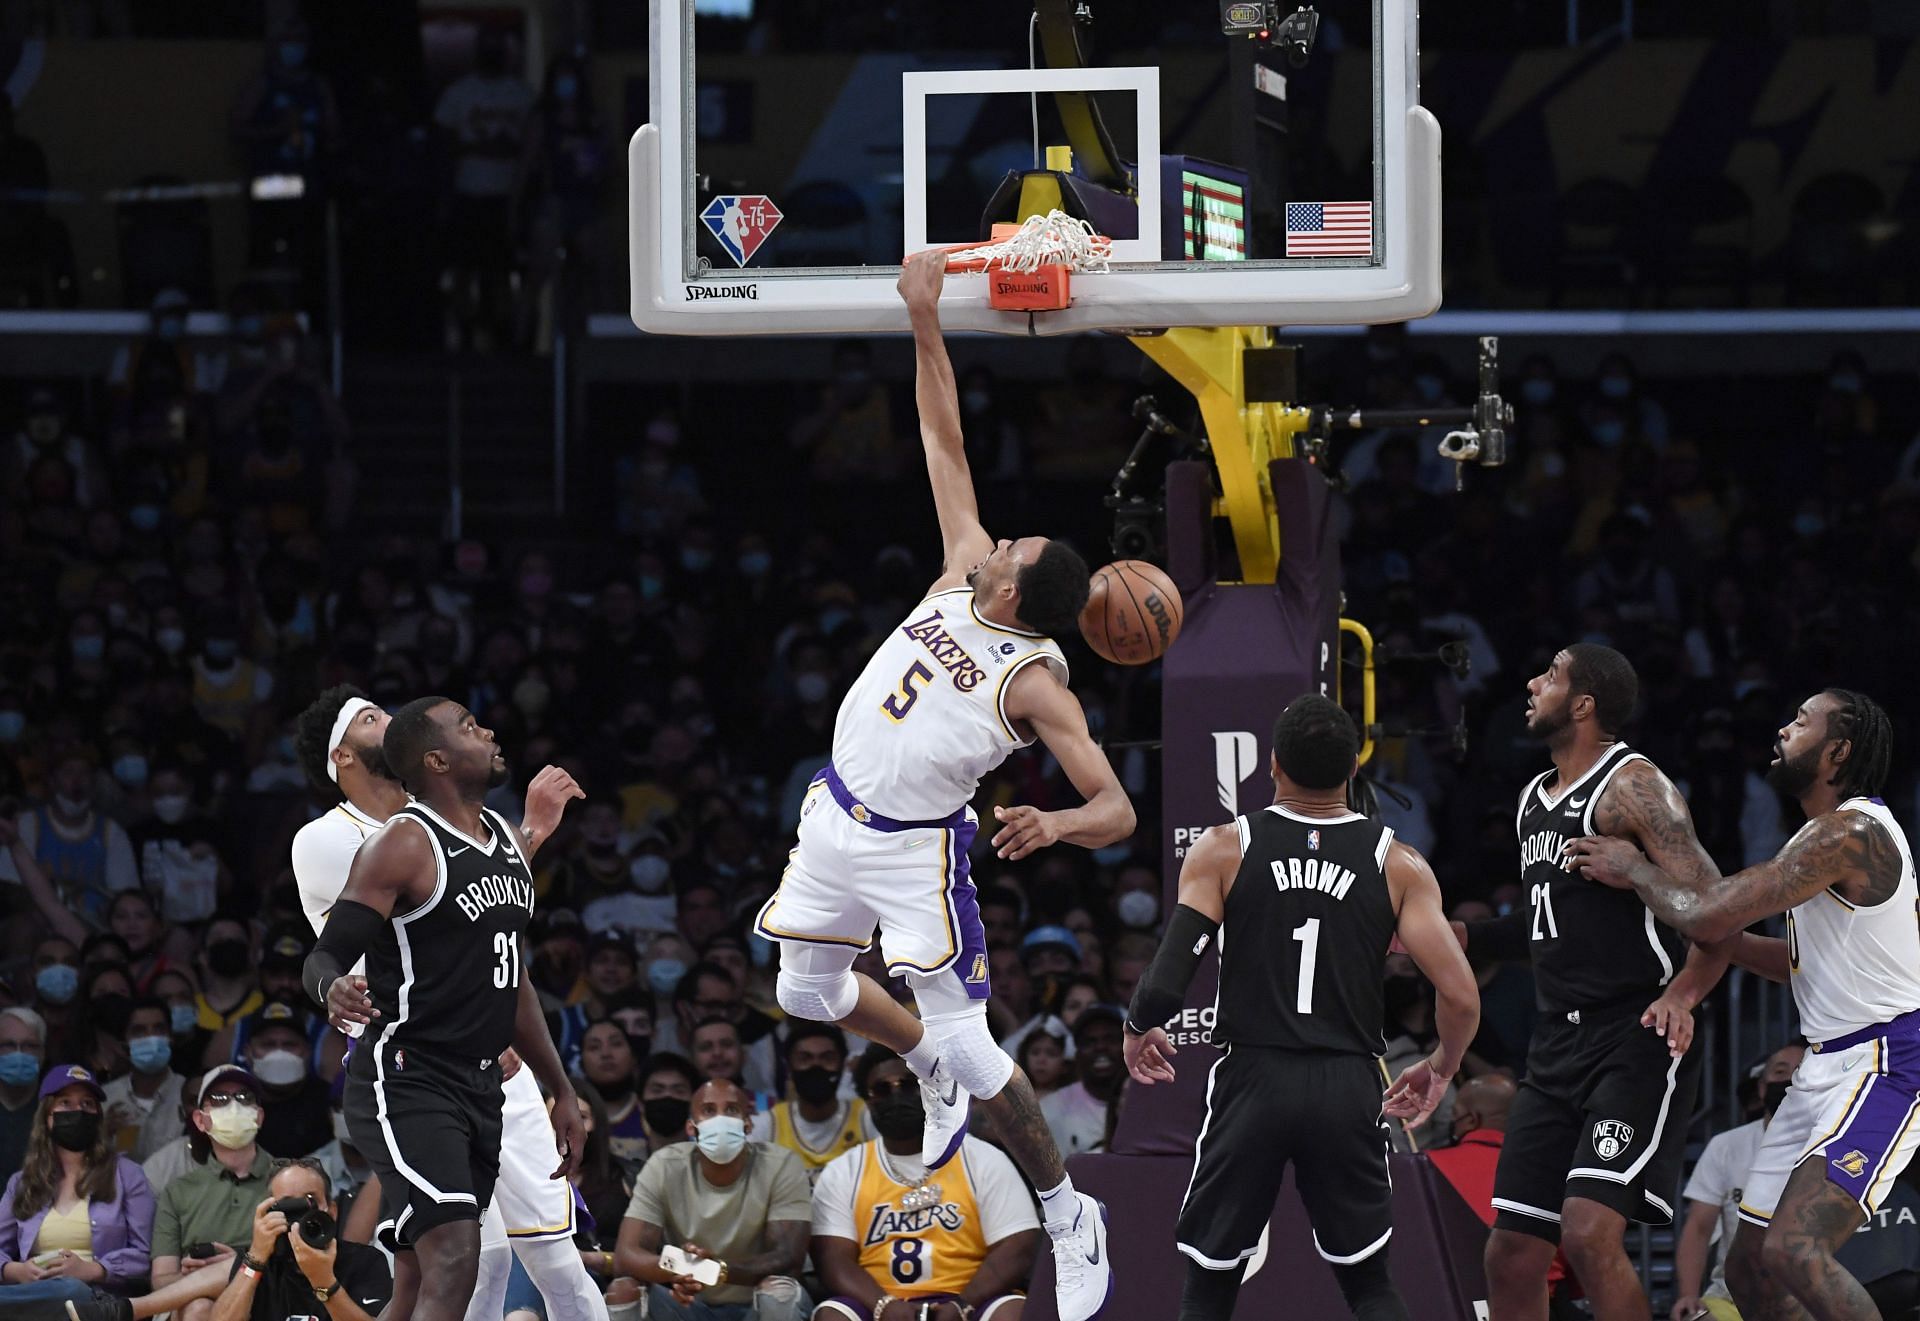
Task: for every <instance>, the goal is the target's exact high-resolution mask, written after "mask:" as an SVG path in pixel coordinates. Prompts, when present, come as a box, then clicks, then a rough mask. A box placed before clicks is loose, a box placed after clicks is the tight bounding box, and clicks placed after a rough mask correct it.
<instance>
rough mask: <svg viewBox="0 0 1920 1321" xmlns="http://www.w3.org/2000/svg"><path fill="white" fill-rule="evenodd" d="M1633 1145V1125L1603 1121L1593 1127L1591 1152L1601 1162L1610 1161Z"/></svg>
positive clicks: (1611, 1120)
mask: <svg viewBox="0 0 1920 1321" xmlns="http://www.w3.org/2000/svg"><path fill="white" fill-rule="evenodd" d="M1632 1145H1633V1125H1632V1124H1623V1123H1621V1122H1620V1121H1619V1120H1617V1119H1603V1120H1601V1121H1600V1122H1599V1123H1597V1124H1595V1125H1594V1126H1593V1150H1594V1154H1595V1155H1597V1156H1599V1157H1600V1159H1601V1160H1612V1159H1613V1158H1614V1157H1615V1156H1618V1155H1619V1154H1620V1153H1621V1152H1623V1151H1625V1150H1626V1149H1627V1148H1628V1147H1630V1146H1632Z"/></svg>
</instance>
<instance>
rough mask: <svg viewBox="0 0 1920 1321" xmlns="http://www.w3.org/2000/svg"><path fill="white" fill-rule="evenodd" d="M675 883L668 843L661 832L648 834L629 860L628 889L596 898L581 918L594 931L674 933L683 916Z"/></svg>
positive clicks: (630, 933)
mask: <svg viewBox="0 0 1920 1321" xmlns="http://www.w3.org/2000/svg"><path fill="white" fill-rule="evenodd" d="M672 880H673V867H672V865H671V864H670V863H669V862H668V861H667V854H666V841H665V840H664V839H663V838H662V837H661V836H660V834H659V833H658V832H657V831H648V832H647V833H646V834H645V835H643V836H642V837H641V839H640V841H639V843H637V844H636V845H635V846H634V852H633V855H632V856H631V857H630V858H628V859H627V885H626V888H625V889H623V890H620V891H619V892H617V893H614V894H603V895H601V896H600V897H599V898H597V899H594V900H593V901H592V902H590V903H588V904H587V906H586V909H585V910H584V911H583V912H582V913H581V915H580V916H581V918H582V919H583V920H584V921H585V922H586V925H587V929H588V930H590V931H610V930H611V931H624V932H626V933H628V934H629V935H640V936H650V935H653V934H655V933H656V932H662V931H672V930H673V929H674V927H675V924H676V921H677V920H678V917H679V901H678V899H677V898H676V897H675V895H674V893H673V890H672V889H671V882H672Z"/></svg>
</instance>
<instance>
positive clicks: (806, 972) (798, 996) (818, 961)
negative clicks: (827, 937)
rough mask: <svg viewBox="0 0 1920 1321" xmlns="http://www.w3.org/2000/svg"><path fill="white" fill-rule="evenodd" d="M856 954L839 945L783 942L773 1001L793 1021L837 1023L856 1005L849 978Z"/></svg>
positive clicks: (855, 984)
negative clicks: (791, 1016) (809, 1020)
mask: <svg viewBox="0 0 1920 1321" xmlns="http://www.w3.org/2000/svg"><path fill="white" fill-rule="evenodd" d="M858 953H859V951H858V950H854V949H849V948H847V947H846V946H843V945H805V944H802V943H800V942H799V941H785V942H783V943H782V944H781V946H780V976H779V978H778V980H776V981H775V982H774V988H773V990H774V998H775V999H776V1000H778V1001H779V1002H780V1007H781V1008H782V1009H784V1010H786V1011H787V1012H788V1013H789V1014H792V1015H793V1016H794V1017H795V1018H808V1019H812V1020H813V1021H814V1022H817V1023H838V1022H839V1021H840V1020H841V1019H843V1018H845V1017H846V1016H847V1015H848V1014H850V1013H852V1012H853V1007H854V1005H856V1004H858V1003H859V1001H860V983H859V982H857V981H855V980H854V978H853V960H854V957H855V956H856V955H857V954H858Z"/></svg>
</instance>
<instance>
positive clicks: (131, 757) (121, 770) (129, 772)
mask: <svg viewBox="0 0 1920 1321" xmlns="http://www.w3.org/2000/svg"><path fill="white" fill-rule="evenodd" d="M113 778H114V779H116V780H118V781H120V783H122V784H124V785H126V786H127V788H129V789H138V788H139V787H140V786H141V785H143V784H145V783H146V782H147V759H146V758H145V757H143V756H141V755H140V754H139V753H137V752H129V753H125V754H123V755H121V756H118V757H115V758H114V759H113Z"/></svg>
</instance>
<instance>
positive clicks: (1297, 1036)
mask: <svg viewBox="0 0 1920 1321" xmlns="http://www.w3.org/2000/svg"><path fill="white" fill-rule="evenodd" d="M1359 751H1360V736H1359V734H1358V732H1357V731H1356V730H1355V729H1354V726H1353V721H1352V720H1351V719H1350V718H1348V716H1347V713H1346V712H1345V711H1343V710H1342V709H1341V708H1340V706H1339V705H1338V704H1337V703H1335V702H1333V701H1332V700H1330V699H1328V698H1325V697H1320V696H1307V697H1301V698H1297V699H1295V700H1294V701H1293V702H1291V703H1290V704H1288V706H1287V709H1286V710H1285V711H1283V712H1281V713H1280V718H1279V720H1277V721H1276V722H1275V723H1274V727H1273V767H1272V769H1273V782H1274V797H1273V805H1272V806H1271V807H1268V808H1267V809H1266V810H1265V811H1261V812H1255V813H1252V814H1250V815H1248V816H1243V817H1240V818H1239V819H1238V820H1236V821H1234V822H1232V823H1230V824H1228V825H1224V826H1215V827H1213V828H1212V829H1211V830H1209V831H1207V832H1206V833H1205V834H1204V835H1202V836H1201V838H1200V841H1199V842H1198V843H1197V844H1195V845H1194V846H1193V847H1192V848H1191V849H1189V850H1188V852H1187V857H1186V861H1185V863H1184V864H1182V866H1181V868H1180V896H1179V907H1178V908H1176V909H1175V910H1174V914H1173V917H1172V919H1171V920H1170V921H1169V922H1168V924H1167V934H1166V937H1165V939H1163V940H1162V941H1161V943H1160V950H1159V952H1158V953H1157V954H1156V955H1155V956H1154V961H1153V966H1152V967H1151V968H1149V969H1148V971H1147V973H1146V975H1145V976H1144V977H1142V978H1141V980H1140V987H1139V990H1138V991H1137V992H1136V993H1135V995H1134V998H1133V1005H1132V1007H1131V1008H1130V1010H1129V1011H1128V1015H1127V1032H1126V1047H1125V1049H1126V1057H1127V1067H1128V1069H1129V1071H1130V1072H1131V1073H1132V1074H1133V1077H1134V1078H1135V1080H1136V1081H1138V1082H1140V1083H1143V1084H1146V1085H1149V1086H1151V1085H1152V1084H1154V1083H1156V1082H1166V1081H1171V1080H1172V1078H1173V1076H1174V1074H1173V1066H1172V1064H1171V1063H1170V1062H1169V1061H1170V1060H1171V1058H1172V1056H1173V1054H1174V1048H1173V1046H1172V1044H1171V1043H1170V1042H1169V1041H1168V1040H1167V1034H1166V1030H1165V1029H1164V1028H1163V1027H1162V1026H1161V1024H1164V1023H1165V1022H1166V1021H1167V1020H1168V1019H1170V1018H1172V1017H1173V1016H1174V1015H1175V1014H1177V1013H1179V1012H1180V1007H1181V1004H1182V1002H1183V1001H1184V1000H1185V998H1186V993H1187V987H1188V985H1189V983H1191V981H1192V980H1193V973H1194V968H1195V966H1196V965H1197V964H1198V963H1199V961H1200V956H1201V955H1202V954H1203V953H1204V952H1205V951H1206V948H1207V946H1208V945H1209V944H1210V943H1212V942H1213V941H1214V940H1215V938H1216V937H1217V938H1218V940H1219V950H1220V992H1219V1000H1218V1004H1217V1012H1216V1016H1215V1022H1214V1028H1213V1040H1214V1043H1215V1044H1216V1045H1223V1046H1225V1047H1226V1052H1227V1053H1226V1054H1225V1055H1223V1056H1221V1057H1220V1059H1219V1061H1218V1062H1217V1063H1216V1064H1215V1065H1214V1068H1213V1073H1212V1074H1211V1075H1210V1076H1209V1078H1208V1081H1207V1118H1206V1122H1205V1123H1204V1124H1203V1125H1202V1126H1201V1128H1200V1136H1199V1138H1198V1139H1197V1140H1196V1141H1195V1144H1194V1169H1193V1179H1192V1182H1191V1183H1190V1184H1189V1185H1188V1187H1187V1196H1186V1202H1185V1204H1184V1205H1183V1206H1182V1207H1181V1211H1180V1223H1179V1233H1178V1243H1179V1247H1180V1251H1181V1252H1182V1253H1184V1254H1185V1255H1186V1257H1187V1259H1188V1263H1187V1278H1186V1287H1185V1289H1184V1290H1183V1291H1182V1294H1181V1300H1180V1318H1181V1321H1224V1319H1225V1318H1227V1317H1229V1316H1231V1315H1232V1314H1233V1305H1234V1300H1235V1298H1236V1297H1237V1295H1238V1293H1239V1290H1240V1275H1241V1271H1242V1270H1243V1269H1244V1266H1245V1262H1246V1260H1247V1258H1248V1257H1250V1256H1251V1255H1253V1252H1254V1250H1255V1249H1256V1248H1257V1247H1258V1245H1259V1241H1260V1233H1261V1230H1262V1229H1263V1228H1264V1227H1265V1225H1266V1223H1267V1221H1268V1219H1269V1218H1270V1217H1271V1216H1272V1214H1273V1203H1274V1199H1275V1198H1276V1197H1277V1196H1279V1193H1280V1184H1281V1180H1282V1178H1283V1177H1284V1176H1285V1174H1286V1170H1287V1166H1288V1165H1289V1164H1291V1165H1292V1166H1293V1167H1294V1177H1295V1181H1296V1182H1297V1184H1298V1186H1299V1189H1300V1199H1301V1201H1303V1202H1304V1203H1305V1204H1306V1208H1307V1215H1308V1217H1309V1218H1310V1219H1311V1220H1312V1222H1313V1243H1314V1247H1315V1248H1316V1249H1318V1251H1319V1253H1320V1255H1321V1256H1322V1257H1324V1258H1325V1259H1326V1260H1327V1261H1328V1263H1330V1264H1331V1265H1332V1267H1333V1272H1334V1276H1335V1278H1336V1279H1338V1281H1339V1284H1340V1291H1341V1293H1342V1294H1343V1295H1344V1296H1345V1297H1346V1299H1347V1303H1348V1306H1350V1307H1351V1308H1352V1309H1353V1312H1354V1315H1355V1316H1357V1317H1360V1318H1361V1321H1404V1319H1405V1318H1406V1316H1407V1309H1406V1306H1405V1304H1404V1303H1403V1302H1402V1301H1401V1299H1400V1296H1399V1294H1398V1293H1397V1292H1396V1291H1395V1289H1394V1287H1393V1281H1392V1280H1391V1279H1390V1278H1389V1276H1388V1274H1387V1240H1388V1238H1389V1237H1390V1236H1391V1235H1392V1233H1393V1219H1392V1210H1391V1206H1390V1202H1391V1199H1392V1192H1393V1186H1392V1183H1391V1180H1390V1179H1389V1177H1388V1173H1387V1133H1386V1129H1385V1127H1384V1125H1383V1123H1382V1120H1381V1116H1382V1100H1381V1093H1380V1084H1381V1080H1382V1076H1383V1075H1382V1067H1381V1064H1380V1057H1381V1056H1382V1055H1383V1054H1384V1053H1385V1051H1386V1043H1385V1042H1384V1041H1383V1040H1382V1039H1381V1035H1380V1031H1381V1026H1382V1024H1383V1023H1384V1022H1385V1019H1386V1004H1385V1000H1386V991H1385V965H1386V958H1387V948H1388V945H1389V944H1390V943H1391V942H1392V940H1393V939H1394V936H1395V934H1396V932H1397V933H1398V935H1399V938H1400V941H1401V943H1402V944H1403V945H1404V946H1405V947H1406V950H1407V953H1408V954H1410V955H1412V957H1413V961H1414V962H1415V963H1416V964H1418V965H1419V967H1420V970H1421V971H1422V972H1423V973H1425V974H1426V975H1427V977H1428V978H1429V979H1430V980H1431V981H1432V982H1433V984H1434V988H1435V990H1436V991H1437V992H1438V994H1439V1001H1438V1008H1437V1012H1436V1014H1435V1025H1436V1027H1437V1028H1438V1029H1439V1033H1440V1046H1439V1048H1438V1049H1437V1050H1435V1051H1434V1053H1433V1055H1432V1056H1431V1057H1429V1058H1428V1059H1425V1060H1422V1061H1420V1062H1419V1063H1418V1064H1415V1065H1413V1066H1412V1067H1410V1068H1409V1069H1407V1070H1406V1072H1404V1073H1403V1074H1401V1075H1400V1077H1399V1078H1398V1079H1397V1080H1395V1082H1394V1083H1393V1085H1392V1087H1391V1088H1389V1089H1388V1091H1387V1096H1386V1101H1385V1114H1387V1115H1390V1116H1393V1117H1396V1118H1403V1119H1404V1118H1413V1117H1415V1116H1423V1115H1425V1114H1428V1113H1430V1112H1431V1111H1432V1110H1433V1108H1434V1106H1436V1105H1438V1104H1439V1103H1440V1098H1441V1096H1442V1095H1443V1094H1444V1093H1445V1091H1446V1088H1447V1083H1448V1082H1449V1081H1450V1080H1451V1079H1452V1077H1453V1074H1454V1071H1455V1070H1456V1069H1457V1068H1458V1067H1459V1064H1460V1058H1461V1056H1462V1055H1463V1054H1464V1053H1465V1051H1466V1049H1467V1044H1468V1043H1469V1042H1470V1041H1472V1040H1473V1034H1474V1031H1475V1029H1476V1028H1477V1027H1478V1025H1479V1022H1480V991H1479V988H1478V986H1476V985H1475V983H1474V978H1473V972H1472V970H1471V969H1470V968H1468V966H1467V961H1466V959H1465V958H1464V957H1463V956H1462V955H1461V953H1460V947H1459V945H1458V943H1457V942H1456V941H1455V939H1454V936H1453V933H1452V932H1451V931H1450V930H1449V929H1448V926H1447V919H1446V916H1445V913H1444V911H1443V910H1442V908H1441V904H1440V886H1439V884H1438V883H1437V882H1436V881H1435V880H1434V877H1433V872H1432V870H1431V869H1430V868H1429V867H1428V866H1427V862H1426V859H1424V858H1422V857H1421V856H1420V854H1419V853H1417V852H1416V851H1414V850H1413V849H1411V848H1408V847H1407V846H1406V845H1405V844H1402V843H1400V842H1398V841H1397V840H1395V839H1394V837H1393V831H1392V830H1390V829H1388V828H1387V827H1385V826H1382V825H1381V824H1380V823H1379V822H1377V821H1372V820H1369V819H1368V818H1366V817H1363V816H1360V815H1359V814H1357V813H1355V812H1352V811H1349V810H1348V808H1347V800H1346V789H1347V782H1348V781H1349V780H1350V779H1351V778H1352V777H1353V774H1354V772H1355V771H1356V770H1357V769H1358V766H1359Z"/></svg>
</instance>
